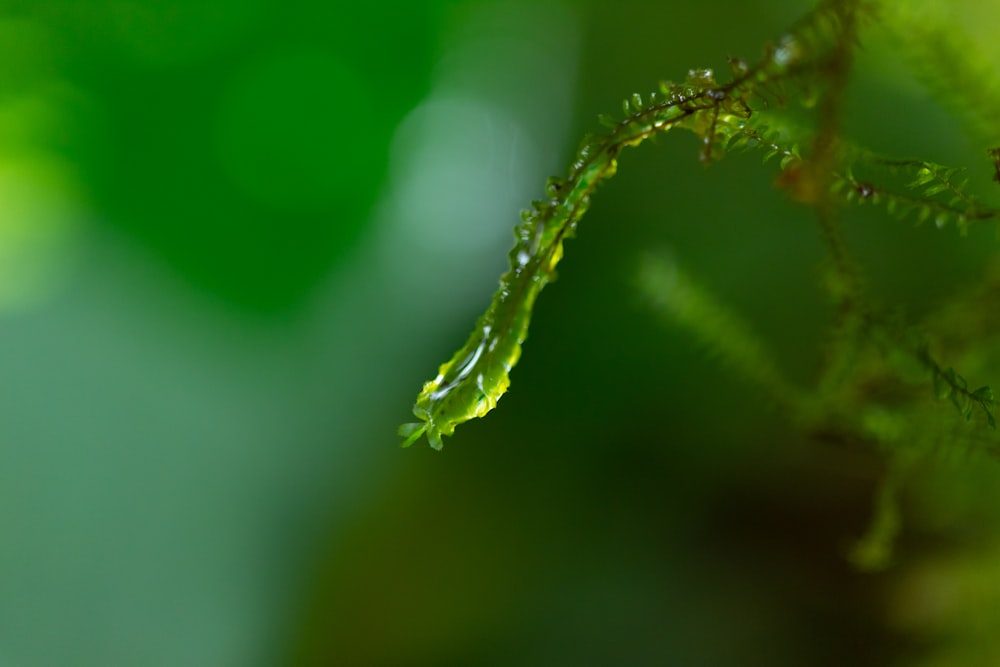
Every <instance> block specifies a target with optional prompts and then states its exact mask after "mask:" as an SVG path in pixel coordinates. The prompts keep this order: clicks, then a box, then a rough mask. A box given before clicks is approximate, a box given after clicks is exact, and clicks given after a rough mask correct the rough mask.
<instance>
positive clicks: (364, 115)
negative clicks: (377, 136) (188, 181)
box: [216, 50, 382, 209]
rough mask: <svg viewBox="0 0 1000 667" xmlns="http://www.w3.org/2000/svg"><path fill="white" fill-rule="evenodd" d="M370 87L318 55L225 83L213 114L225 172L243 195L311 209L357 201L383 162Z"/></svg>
mask: <svg viewBox="0 0 1000 667" xmlns="http://www.w3.org/2000/svg"><path fill="white" fill-rule="evenodd" d="M372 107H373V105H372V103H371V99H370V95H369V93H368V90H367V86H366V85H365V83H364V81H363V80H362V79H361V77H360V76H358V74H357V73H356V72H355V71H354V70H352V69H351V68H350V67H349V66H347V65H346V64H345V63H343V62H342V61H340V60H339V59H338V58H337V57H336V56H334V55H332V54H329V53H326V52H324V51H322V50H302V51H295V52H286V53H283V54H279V55H276V56H273V57H271V58H270V59H268V60H265V61H263V62H260V63H258V64H256V65H253V66H251V67H249V68H248V69H247V70H245V71H244V72H242V73H241V74H239V75H237V76H236V77H235V79H234V80H233V81H231V82H230V85H229V89H228V90H227V91H225V93H224V94H223V99H222V101H221V103H220V109H219V114H218V127H217V132H216V148H217V154H218V158H219V161H220V163H221V165H222V168H223V170H224V171H225V172H226V174H227V175H228V176H229V177H230V179H231V180H232V181H233V182H234V184H235V185H236V186H237V187H239V188H240V189H241V190H242V191H244V192H245V193H246V194H247V195H250V196H251V197H253V198H255V199H258V200H260V201H263V202H265V203H268V204H272V205H276V206H281V207H293V208H300V209H311V208H318V207H322V206H328V205H330V204H331V203H334V202H337V201H338V200H341V199H350V198H353V197H354V196H355V193H356V192H357V190H358V189H359V188H363V187H366V184H367V183H368V182H369V181H371V177H372V172H373V171H375V170H377V169H378V168H379V167H378V164H379V161H380V160H381V157H382V156H381V155H378V154H374V155H373V151H372V150H371V149H370V144H371V142H372V133H373V132H374V131H375V125H376V122H375V119H373V117H372Z"/></svg>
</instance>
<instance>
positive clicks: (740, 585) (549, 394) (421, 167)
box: [0, 0, 995, 667]
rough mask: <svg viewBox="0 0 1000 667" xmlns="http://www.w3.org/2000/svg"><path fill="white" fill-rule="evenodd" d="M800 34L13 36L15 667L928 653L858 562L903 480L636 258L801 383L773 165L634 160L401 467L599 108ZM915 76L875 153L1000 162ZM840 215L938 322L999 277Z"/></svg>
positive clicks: (607, 29) (807, 264) (8, 347)
mask: <svg viewBox="0 0 1000 667" xmlns="http://www.w3.org/2000/svg"><path fill="white" fill-rule="evenodd" d="M807 9H808V4H806V3H803V2H799V1H796V2H793V1H791V0H789V1H785V2H773V1H772V2H763V1H762V0H756V1H750V2H745V1H744V2H733V1H709V2H694V1H690V2H687V1H684V2H681V1H678V2H672V3H653V2H648V1H646V2H637V1H631V0H625V1H618V2H611V1H610V0H590V1H585V0H580V1H577V2H512V3H508V2H504V3H499V2H482V1H479V0H455V1H445V0H424V1H422V2H414V3H397V4H389V5H386V4H377V3H376V4H371V3H369V4H367V5H365V4H353V3H352V4H347V3H337V2H334V3H329V2H309V1H307V0H300V1H296V0H292V1H286V2H276V1H275V0H209V1H208V2H205V1H203V0H199V1H195V0H91V1H89V2H75V1H72V0H32V1H31V2H18V1H16V0H7V1H6V2H3V3H0V378H2V380H0V667H35V666H38V667H41V666H51V665H79V666H90V665H95V666H96V665H149V666H158V665H163V666H166V665H171V666H173V665H185V666H201V665H204V666H215V665H387V666H389V665H400V666H407V665H412V666H432V665H434V666H448V665H455V666H458V665H609V664H623V665H624V664H627V665H686V666H697V665H741V666H748V665H770V666H773V665H804V664H809V665H842V664H853V665H867V664H873V665H874V664H887V661H889V660H890V659H891V658H895V657H896V656H898V655H900V654H901V652H905V651H907V650H910V648H912V645H913V644H914V643H919V642H915V641H914V640H913V638H912V637H910V636H908V635H907V632H906V631H905V628H904V629H900V628H901V627H902V626H901V625H900V623H902V622H901V621H899V620H898V618H897V617H896V616H894V615H893V614H894V612H893V602H892V599H893V594H892V591H893V590H894V588H893V587H894V586H895V585H896V584H895V582H896V581H897V580H898V579H899V577H900V576H901V575H899V574H898V572H899V571H898V570H897V571H896V573H893V572H892V571H890V572H889V573H887V574H884V575H878V576H874V575H860V574H858V573H856V572H854V571H853V570H852V569H851V568H850V566H849V565H848V564H847V562H846V559H845V558H844V553H845V550H846V548H847V547H848V546H849V545H850V543H851V541H852V540H853V539H856V538H857V537H858V536H859V535H860V534H861V532H862V531H863V530H864V527H865V524H866V522H867V517H868V514H869V511H870V497H871V494H872V488H873V484H874V480H875V479H876V473H877V471H878V464H877V461H874V460H868V459H866V458H864V457H858V456H857V455H849V454H847V453H844V452H837V451H828V450H826V449H823V448H822V447H820V446H817V445H816V444H814V443H807V442H802V441H801V440H800V439H799V438H798V437H797V436H796V435H795V434H794V432H793V431H790V430H789V427H788V425H787V424H786V423H785V422H784V421H783V420H782V416H781V415H780V414H775V413H774V412H773V410H772V408H771V406H770V405H769V404H768V402H767V401H766V400H764V399H763V398H762V397H760V396H758V395H757V393H756V391H755V390H754V389H753V388H752V387H749V386H747V385H745V384H742V383H741V381H740V380H739V379H738V378H733V377H730V375H727V373H726V371H725V369H719V368H718V367H717V366H715V365H714V364H713V363H712V360H711V358H709V357H708V356H706V355H705V354H704V353H703V350H702V347H701V346H700V345H699V343H698V342H697V341H693V340H690V339H689V337H687V336H686V335H685V334H684V332H681V331H676V330H671V329H669V328H664V327H663V326H662V323H660V322H658V319H657V318H656V317H655V316H652V315H651V314H650V313H649V312H648V310H647V308H646V307H645V306H644V304H643V303H642V302H641V300H640V299H639V298H638V297H636V296H635V291H634V289H633V286H634V280H635V276H634V267H635V262H636V257H637V255H638V253H639V252H640V251H642V250H645V249H649V248H664V249H669V250H670V251H671V252H672V253H673V254H674V255H675V256H676V257H677V258H679V261H680V262H681V264H682V265H683V266H684V267H685V268H686V270H688V271H689V272H691V273H692V274H694V275H696V276H697V277H698V278H699V279H700V280H701V281H702V282H703V283H704V284H705V285H706V286H707V287H708V288H709V289H711V290H712V291H713V292H715V293H716V294H718V295H719V296H720V297H722V298H723V299H725V300H726V301H727V302H728V303H730V304H732V305H733V308H734V309H735V310H736V311H737V312H739V313H740V314H741V315H743V316H744V317H745V318H746V319H747V320H748V321H749V322H750V323H751V324H752V325H753V326H754V327H755V328H756V329H757V330H758V331H759V332H760V333H761V335H762V337H763V338H764V339H765V340H767V341H768V343H769V344H770V345H771V347H772V348H773V349H774V350H777V351H780V353H779V354H777V358H778V360H779V363H780V364H781V365H782V367H783V368H784V369H785V370H786V371H787V372H788V374H789V375H790V376H791V377H792V378H793V379H795V380H796V381H799V382H801V383H803V384H806V383H808V382H809V381H810V379H811V378H812V377H813V376H814V374H815V371H816V368H817V365H818V363H819V360H820V354H821V348H820V344H821V341H822V338H821V332H822V331H823V327H824V326H825V325H826V324H827V323H828V322H829V319H830V312H829V308H828V307H827V306H826V305H825V303H824V301H823V299H822V297H821V295H820V292H819V290H818V288H817V282H818V281H817V276H818V267H819V266H820V264H821V262H822V261H823V258H824V249H823V247H822V244H821V241H820V238H819V234H818V233H817V231H816V228H815V225H814V223H813V221H812V220H811V219H810V216H809V213H808V211H806V210H804V209H801V208H799V207H796V206H794V205H793V204H791V203H789V202H787V201H786V200H785V199H784V198H783V196H782V195H781V194H780V193H778V192H776V191H774V190H773V188H772V187H771V180H772V179H773V176H774V172H773V168H772V167H769V168H767V169H762V168H760V166H759V159H758V157H756V156H752V155H751V156H740V157H736V158H733V159H731V160H729V159H727V160H725V161H723V162H721V163H719V164H715V165H712V166H711V167H710V168H708V169H705V168H703V167H701V166H700V165H699V164H698V163H697V157H696V155H697V146H696V140H695V139H694V138H693V137H692V136H683V135H679V136H671V137H665V138H664V139H663V140H662V141H659V142H657V145H650V146H643V147H642V148H640V149H638V150H635V151H632V152H631V153H630V154H627V155H625V156H624V159H623V161H622V169H621V174H620V175H619V177H618V178H616V180H615V181H614V182H612V183H611V184H609V185H608V186H607V187H606V188H604V189H603V190H602V192H601V193H600V195H599V197H598V198H597V199H596V200H595V202H594V204H593V206H592V209H591V213H590V214H589V215H588V217H587V218H586V219H585V220H584V221H583V224H582V227H581V233H580V236H579V238H578V239H576V240H574V241H572V242H571V243H570V244H569V245H568V247H567V258H566V260H565V261H564V263H563V265H561V267H560V276H561V277H560V280H559V281H558V282H557V283H556V284H555V285H553V286H552V287H550V288H549V289H548V290H546V292H545V294H544V296H543V297H542V298H541V299H540V301H539V309H538V311H537V314H536V317H535V320H534V323H533V328H532V334H531V337H530V339H529V340H528V342H527V344H526V347H525V352H524V356H523V359H522V362H521V364H520V366H519V367H518V368H517V369H516V371H515V372H514V374H513V387H512V391H511V392H510V394H509V396H507V397H505V398H504V400H503V401H502V403H501V408H502V409H500V410H498V411H497V412H496V413H494V414H491V415H490V416H489V418H488V419H486V420H483V421H481V422H477V423H472V424H469V425H467V426H465V427H463V428H462V429H460V430H459V432H458V434H457V435H456V437H454V438H451V439H449V440H447V441H446V448H445V451H444V452H443V453H441V454H438V453H435V452H432V451H430V450H429V449H428V448H426V447H424V446H421V447H419V448H414V449H412V450H406V451H401V450H399V449H397V443H398V438H397V437H396V436H395V428H396V425H397V424H399V423H401V422H404V421H408V420H409V409H410V405H411V402H412V400H413V398H414V396H415V394H416V391H417V390H418V389H419V387H420V386H421V383H422V382H423V381H424V380H426V379H428V378H429V377H431V376H432V375H433V374H434V372H435V369H436V368H437V365H438V364H439V363H440V362H442V361H444V360H446V359H447V358H448V357H449V356H450V354H451V352H452V351H453V349H455V348H456V347H457V346H458V345H459V344H460V343H461V342H462V341H463V340H464V338H465V336H466V335H467V333H468V331H469V329H470V328H471V326H472V323H473V322H474V320H475V318H476V317H477V316H478V314H479V313H480V312H481V311H482V310H483V309H484V308H485V306H486V304H487V303H488V301H489V298H490V295H491V294H492V292H493V290H494V288H495V286H496V280H497V278H498V276H499V275H500V273H501V271H502V270H503V268H504V263H505V259H506V251H507V249H508V247H509V246H510V244H511V242H512V239H511V229H512V228H513V226H514V224H515V223H516V221H517V220H518V217H517V213H518V211H519V210H520V209H521V208H524V207H526V206H527V204H528V202H530V200H531V199H533V198H536V197H538V196H540V195H541V190H542V185H543V184H544V179H545V177H546V176H547V175H549V174H553V173H562V172H563V171H564V169H565V164H566V163H567V162H568V160H569V158H570V157H571V156H572V153H573V150H574V148H575V146H576V142H577V141H578V140H579V138H580V137H581V136H582V135H583V133H584V132H585V131H588V130H591V129H594V128H595V127H596V122H595V118H596V115H597V114H598V113H599V112H603V111H614V110H616V109H617V108H618V107H619V103H620V100H621V99H622V98H623V97H624V96H626V95H628V94H630V93H632V92H635V91H640V92H647V91H649V90H651V89H653V88H655V87H656V86H657V84H658V82H659V81H660V80H661V79H675V80H677V79H682V78H683V77H684V76H685V74H686V72H687V70H688V69H689V68H692V67H702V66H710V67H716V68H719V69H722V68H724V66H725V62H726V60H725V58H726V56H727V55H730V54H732V55H738V56H744V57H747V58H748V59H753V58H755V57H756V56H757V55H758V54H759V53H760V50H761V45H762V44H763V43H764V42H765V41H767V40H769V39H772V38H774V37H777V36H778V35H780V34H781V33H782V30H783V28H784V27H785V26H787V25H789V24H790V23H791V22H792V21H793V20H794V19H796V18H797V17H799V16H800V15H801V14H802V13H803V12H804V11H806V10H807ZM889 53H890V52H889V51H888V50H887V48H886V47H884V45H883V46H881V47H880V45H879V43H878V41H877V40H875V41H874V43H873V44H872V45H871V46H870V48H869V51H868V52H867V54H866V55H863V56H862V62H863V66H862V67H860V68H859V70H860V72H859V76H858V78H857V79H856V80H855V81H854V82H853V83H852V86H853V88H852V98H851V108H850V114H849V116H848V119H847V126H848V128H849V129H850V130H851V131H852V132H853V133H854V134H855V136H858V137H859V138H861V139H863V140H864V141H867V142H869V143H870V144H872V145H873V146H874V147H875V148H878V149H881V150H886V151H890V152H895V153H901V154H904V155H909V154H918V155H921V156H924V157H929V158H931V159H937V160H940V161H943V162H952V163H956V164H972V165H979V164H980V163H981V162H983V160H982V155H981V147H979V146H977V145H975V144H973V143H971V142H969V141H967V140H966V139H965V138H964V135H962V133H961V131H960V128H958V127H956V126H955V122H954V121H952V120H950V119H949V118H948V116H947V115H946V114H945V113H944V112H943V111H942V110H941V109H940V107H939V106H937V105H935V104H934V103H933V102H932V101H931V100H930V99H929V97H928V96H927V94H926V93H924V92H922V91H921V90H920V89H919V88H918V87H917V86H915V84H914V83H913V81H912V80H911V79H910V78H907V75H906V74H905V73H903V72H902V70H900V68H899V66H898V63H896V62H895V61H894V59H893V58H891V57H889V56H888V55H887V54H889ZM886 109H894V110H900V109H905V114H904V113H899V114H896V113H893V114H887V113H886V111H885V110H886ZM988 178H989V172H988V171H984V179H983V180H985V181H986V182H988ZM850 223H851V225H850V227H849V229H848V233H849V235H850V236H851V239H852V241H854V242H855V243H856V245H857V246H858V248H859V255H860V256H861V258H862V260H865V261H866V268H867V269H868V270H869V275H870V277H871V289H872V292H873V293H874V295H875V296H876V298H878V299H880V300H884V301H887V302H890V303H896V304H900V305H901V306H903V307H905V308H906V309H908V311H909V312H911V313H912V314H914V315H916V316H919V315H921V314H924V313H925V312H927V311H928V310H929V309H930V308H931V307H932V306H933V305H935V300H938V299H943V298H945V297H946V296H947V294H949V292H950V290H952V289H953V288H954V287H955V286H956V285H961V284H963V283H964V282H966V281H968V280H970V279H971V277H972V276H974V275H975V272H976V270H977V269H978V268H979V267H980V266H981V264H982V262H983V260H984V258H985V257H987V256H988V255H989V254H990V253H991V252H992V248H993V247H994V246H995V241H993V239H992V237H991V236H990V234H989V233H985V234H980V235H979V236H976V235H975V234H973V237H972V238H970V239H964V240H963V239H959V238H957V235H955V234H951V233H947V234H942V233H940V232H937V231H936V230H933V229H919V230H912V229H907V228H905V227H904V226H901V225H900V224H899V223H896V222H890V221H887V220H885V219H883V218H882V217H881V216H879V215H878V214H874V213H868V212H861V213H857V214H853V215H852V218H851V220H850ZM901 238H905V239H906V242H905V243H904V244H900V243H899V241H900V239H901ZM904 625H905V624H904Z"/></svg>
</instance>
